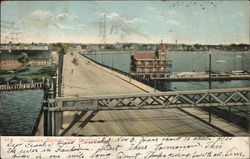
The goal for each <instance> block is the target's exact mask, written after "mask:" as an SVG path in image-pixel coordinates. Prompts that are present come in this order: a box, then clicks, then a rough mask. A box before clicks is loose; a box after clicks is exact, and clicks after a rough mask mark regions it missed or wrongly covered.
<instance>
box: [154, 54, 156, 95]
mask: <svg viewBox="0 0 250 159" xmlns="http://www.w3.org/2000/svg"><path fill="white" fill-rule="evenodd" d="M154 92H156V54H155V55H154Z"/></svg>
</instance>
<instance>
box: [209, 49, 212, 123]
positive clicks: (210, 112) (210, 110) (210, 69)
mask: <svg viewBox="0 0 250 159" xmlns="http://www.w3.org/2000/svg"><path fill="white" fill-rule="evenodd" d="M211 67H212V66H211V49H210V52H209V90H210V89H211V71H212V68H211ZM209 103H210V104H211V96H210V95H209ZM211 115H212V109H211V105H210V107H209V123H211V120H212V119H211Z"/></svg>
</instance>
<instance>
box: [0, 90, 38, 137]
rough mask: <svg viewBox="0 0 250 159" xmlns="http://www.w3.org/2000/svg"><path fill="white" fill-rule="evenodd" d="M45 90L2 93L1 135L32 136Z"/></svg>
mask: <svg viewBox="0 0 250 159" xmlns="http://www.w3.org/2000/svg"><path fill="white" fill-rule="evenodd" d="M42 102H43V90H25V91H11V92H0V135H7V136H14V135H15V136H24V135H31V133H32V128H33V125H34V124H35V120H36V118H37V116H38V113H39V111H40V109H41V106H42Z"/></svg>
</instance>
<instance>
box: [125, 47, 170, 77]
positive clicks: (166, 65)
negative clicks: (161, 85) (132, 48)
mask: <svg viewBox="0 0 250 159" xmlns="http://www.w3.org/2000/svg"><path fill="white" fill-rule="evenodd" d="M166 51H167V47H166V45H165V44H163V43H162V42H161V43H160V44H159V45H158V46H156V50H155V52H153V53H152V52H147V53H135V54H134V55H132V56H131V65H130V67H131V74H132V75H133V76H135V77H137V78H140V79H146V80H152V79H166V78H169V77H170V72H171V60H168V59H167V57H166Z"/></svg>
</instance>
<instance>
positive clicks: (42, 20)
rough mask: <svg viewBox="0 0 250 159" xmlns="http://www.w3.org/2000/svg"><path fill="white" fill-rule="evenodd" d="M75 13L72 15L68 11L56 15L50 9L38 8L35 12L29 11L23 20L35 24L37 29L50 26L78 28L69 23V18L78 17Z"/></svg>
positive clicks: (31, 24)
mask: <svg viewBox="0 0 250 159" xmlns="http://www.w3.org/2000/svg"><path fill="white" fill-rule="evenodd" d="M76 17H77V16H75V15H70V14H68V13H60V14H58V15H54V14H53V13H52V12H51V11H50V10H40V9H39V10H36V11H34V12H30V13H28V14H27V15H26V16H24V17H23V18H22V22H23V23H25V24H28V25H30V26H33V27H35V28H37V29H49V28H50V27H52V28H53V27H56V28H58V29H70V30H74V29H78V28H75V27H74V26H71V25H69V24H67V22H69V21H68V20H72V19H74V18H76Z"/></svg>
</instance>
